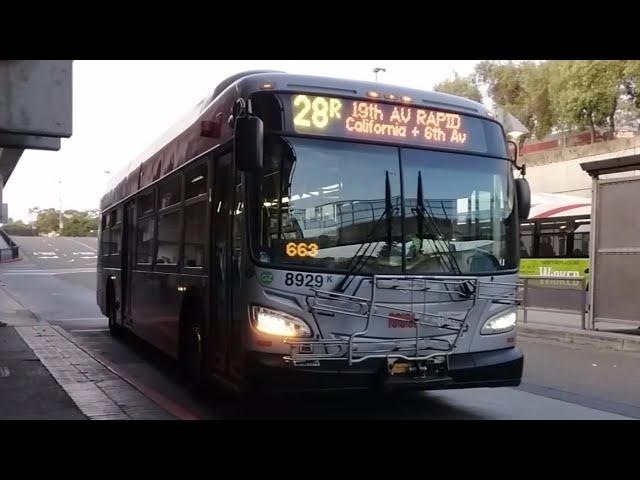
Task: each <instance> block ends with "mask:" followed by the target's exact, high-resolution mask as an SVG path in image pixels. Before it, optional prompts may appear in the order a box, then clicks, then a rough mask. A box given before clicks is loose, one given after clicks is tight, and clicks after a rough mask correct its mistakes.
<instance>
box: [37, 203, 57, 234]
mask: <svg viewBox="0 0 640 480" xmlns="http://www.w3.org/2000/svg"><path fill="white" fill-rule="evenodd" d="M35 225H36V228H37V229H38V230H39V231H40V232H44V233H49V232H58V231H59V230H60V210H56V209H55V208H46V209H39V210H38V217H37V219H36V221H35Z"/></svg>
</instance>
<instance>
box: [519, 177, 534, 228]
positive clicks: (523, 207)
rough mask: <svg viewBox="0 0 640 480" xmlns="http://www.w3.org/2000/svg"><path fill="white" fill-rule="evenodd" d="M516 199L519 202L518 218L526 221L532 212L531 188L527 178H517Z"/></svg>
mask: <svg viewBox="0 0 640 480" xmlns="http://www.w3.org/2000/svg"><path fill="white" fill-rule="evenodd" d="M516 198H517V200H518V217H519V218H520V220H526V219H527V218H529V212H530V211H531V187H529V182H528V181H527V179H526V178H516Z"/></svg>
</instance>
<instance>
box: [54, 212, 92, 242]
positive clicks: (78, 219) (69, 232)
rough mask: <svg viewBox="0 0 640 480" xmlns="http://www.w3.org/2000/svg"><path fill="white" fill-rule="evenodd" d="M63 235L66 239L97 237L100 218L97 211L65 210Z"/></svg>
mask: <svg viewBox="0 0 640 480" xmlns="http://www.w3.org/2000/svg"><path fill="white" fill-rule="evenodd" d="M63 216H64V221H63V227H62V235H63V236H66V237H87V236H95V235H96V234H97V232H98V222H99V219H98V216H97V215H96V214H95V211H92V210H89V211H77V210H65V212H64V214H63Z"/></svg>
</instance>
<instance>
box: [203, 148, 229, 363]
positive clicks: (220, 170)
mask: <svg viewBox="0 0 640 480" xmlns="http://www.w3.org/2000/svg"><path fill="white" fill-rule="evenodd" d="M213 163H214V167H213V199H212V208H211V212H212V218H211V236H212V241H211V245H212V249H211V256H210V258H211V268H210V270H209V271H210V272H211V274H210V278H211V282H210V285H211V297H210V298H211V310H210V311H211V312H212V315H211V317H212V328H211V343H210V345H211V347H212V352H211V353H212V356H213V358H212V360H213V362H214V365H215V369H216V370H217V371H218V373H221V374H226V373H228V369H229V348H228V345H229V333H230V328H229V327H230V319H231V298H232V297H231V285H232V278H231V260H232V259H231V219H232V217H231V208H232V204H233V203H232V202H233V162H232V155H231V153H225V154H223V155H222V156H220V157H218V158H214V160H213Z"/></svg>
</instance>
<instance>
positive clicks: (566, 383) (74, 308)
mask: <svg viewBox="0 0 640 480" xmlns="http://www.w3.org/2000/svg"><path fill="white" fill-rule="evenodd" d="M14 240H15V241H16V242H17V243H18V244H19V245H20V246H21V252H22V254H23V255H24V259H23V260H22V261H20V262H16V263H13V264H6V265H1V266H0V283H1V284H2V285H4V287H5V289H7V290H8V291H9V292H10V293H11V294H12V296H13V297H14V298H16V299H17V300H18V301H20V302H21V303H22V304H23V305H24V306H25V307H26V308H29V309H31V310H33V311H34V313H35V314H36V315H37V316H38V317H39V318H40V319H43V320H47V321H48V322H50V323H52V324H54V325H59V326H61V327H63V328H64V329H65V330H66V331H67V332H69V333H70V334H71V335H72V336H73V337H74V338H75V339H76V340H77V342H78V345H79V346H81V347H82V348H84V349H85V350H86V351H87V352H89V353H90V354H91V355H93V356H95V358H96V359H97V360H98V361H100V362H103V363H104V364H106V365H108V366H109V367H110V368H112V369H113V370H114V371H116V372H117V373H118V374H119V375H121V376H122V377H124V378H125V379H126V380H127V381H129V382H130V383H132V384H134V385H136V387H137V388H138V389H139V390H141V391H142V392H143V393H144V394H145V395H147V396H148V397H149V398H152V399H153V400H154V401H156V402H157V403H159V404H160V405H162V406H163V407H165V408H166V409H167V410H168V411H170V412H171V413H172V414H173V415H175V416H177V417H178V418H203V419H206V418H388V419H396V418H425V419H436V418H437V419H441V418H446V419H622V418H640V356H633V355H629V354H627V353H624V354H623V353H621V352H615V353H613V352H612V353H607V352H594V351H589V350H577V349H571V348H565V347H559V346H551V345H546V344H543V343H537V342H536V343H534V342H526V343H525V342H520V346H521V348H522V349H523V350H524V352H525V356H526V361H525V374H524V378H523V384H522V386H521V387H518V388H496V389H473V390H454V391H441V392H426V393H425V392H421V393H413V394H402V395H392V396H383V397H378V398H371V397H366V398H365V397H363V396H362V395H353V394H350V395H339V396H335V395H332V396H323V397H321V398H309V397H305V399H304V401H302V402H301V401H299V399H296V398H280V399H278V400H272V401H270V402H266V403H263V404H261V405H260V406H255V407H252V408H245V407H243V408H241V407H239V406H238V405H237V402H235V401H233V400H232V399H227V398H226V397H225V396H224V395H222V394H221V393H220V392H215V391H214V392H195V391H194V390H193V389H191V388H190V387H189V386H188V385H187V384H186V382H185V381H184V379H183V377H182V376H181V375H180V373H179V371H178V369H177V368H176V365H175V364H174V363H173V362H171V361H169V360H168V359H166V358H165V357H164V356H162V355H160V354H158V353H157V352H156V351H155V350H154V349H153V348H151V347H148V346H146V345H145V344H143V343H141V342H139V341H136V340H135V339H133V338H130V337H126V338H125V339H123V340H119V341H116V340H114V339H112V338H111V337H110V335H109V333H108V331H107V329H106V319H105V318H104V317H102V315H101V314H100V312H99V310H98V308H97V306H96V304H95V282H96V276H95V262H96V259H95V250H96V249H97V243H96V239H94V238H42V237H35V238H32V237H16V238H14ZM71 260H73V261H71Z"/></svg>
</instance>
